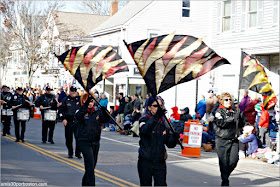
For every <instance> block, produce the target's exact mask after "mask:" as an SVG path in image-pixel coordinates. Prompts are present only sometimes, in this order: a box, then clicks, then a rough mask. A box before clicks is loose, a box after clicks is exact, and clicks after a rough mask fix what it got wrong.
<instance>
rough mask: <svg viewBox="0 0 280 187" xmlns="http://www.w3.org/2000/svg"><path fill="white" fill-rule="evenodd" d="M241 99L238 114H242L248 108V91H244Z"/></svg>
mask: <svg viewBox="0 0 280 187" xmlns="http://www.w3.org/2000/svg"><path fill="white" fill-rule="evenodd" d="M243 96H244V97H243V99H242V100H241V102H240V103H239V109H240V113H242V112H243V111H244V110H245V109H246V107H247V106H248V104H249V102H250V100H251V98H250V97H249V96H248V90H245V91H244V95H243Z"/></svg>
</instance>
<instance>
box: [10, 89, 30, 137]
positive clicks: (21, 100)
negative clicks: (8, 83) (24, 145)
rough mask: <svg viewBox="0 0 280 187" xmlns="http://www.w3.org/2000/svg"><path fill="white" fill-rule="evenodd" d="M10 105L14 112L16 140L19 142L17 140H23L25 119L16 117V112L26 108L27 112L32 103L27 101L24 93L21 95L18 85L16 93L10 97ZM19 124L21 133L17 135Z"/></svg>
mask: <svg viewBox="0 0 280 187" xmlns="http://www.w3.org/2000/svg"><path fill="white" fill-rule="evenodd" d="M11 105H12V109H13V112H14V123H15V135H16V142H19V140H21V141H22V142H24V133H25V125H26V120H25V119H20V118H19V119H18V118H17V114H18V112H19V109H26V110H28V112H29V108H30V106H31V105H32V103H31V102H28V98H27V97H26V96H25V95H23V89H22V87H18V88H17V89H16V93H15V95H14V96H13V97H12V99H11ZM20 124H21V134H20V135H19V129H20Z"/></svg>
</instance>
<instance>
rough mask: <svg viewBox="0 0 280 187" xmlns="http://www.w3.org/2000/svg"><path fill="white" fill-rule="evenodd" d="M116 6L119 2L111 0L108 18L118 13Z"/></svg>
mask: <svg viewBox="0 0 280 187" xmlns="http://www.w3.org/2000/svg"><path fill="white" fill-rule="evenodd" d="M118 4H119V2H118V1H117V0H111V7H110V16H113V15H114V14H115V13H117V12H118Z"/></svg>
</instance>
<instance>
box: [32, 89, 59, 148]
mask: <svg viewBox="0 0 280 187" xmlns="http://www.w3.org/2000/svg"><path fill="white" fill-rule="evenodd" d="M51 91H52V89H51V88H50V87H48V86H47V87H46V89H45V94H43V95H41V96H40V97H39V98H38V99H37V100H36V101H35V106H36V107H40V110H41V114H42V143H46V142H47V137H48V129H49V138H48V142H50V143H51V144H54V141H53V133H54V128H55V122H56V121H55V120H54V121H50V120H46V119H45V112H46V111H47V110H53V111H56V110H57V108H58V105H59V103H58V101H57V100H56V99H55V96H54V95H53V94H51Z"/></svg>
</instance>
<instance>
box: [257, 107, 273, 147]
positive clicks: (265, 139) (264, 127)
mask: <svg viewBox="0 0 280 187" xmlns="http://www.w3.org/2000/svg"><path fill="white" fill-rule="evenodd" d="M261 108H262V114H261V117H260V121H259V129H260V138H261V142H262V144H263V145H264V144H265V145H266V147H270V138H269V130H268V128H269V113H268V111H267V110H265V109H264V107H263V103H262V104H261Z"/></svg>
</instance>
